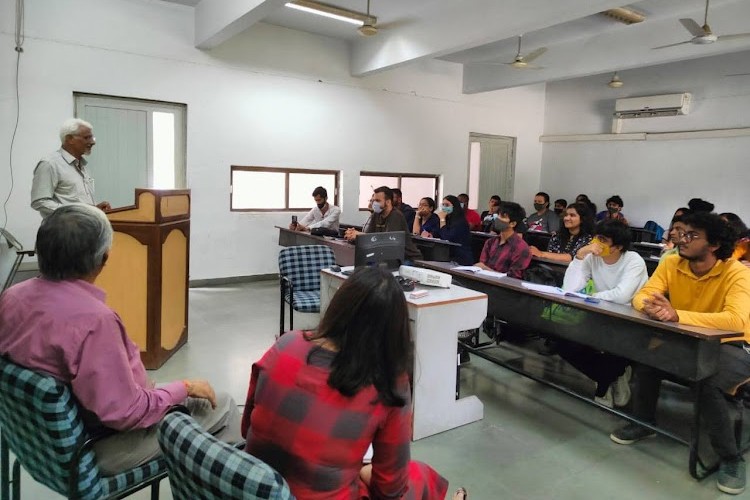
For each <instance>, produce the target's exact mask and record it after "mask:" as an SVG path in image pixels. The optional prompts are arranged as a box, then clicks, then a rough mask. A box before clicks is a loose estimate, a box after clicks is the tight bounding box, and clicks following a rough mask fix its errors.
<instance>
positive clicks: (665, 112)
mask: <svg viewBox="0 0 750 500" xmlns="http://www.w3.org/2000/svg"><path fill="white" fill-rule="evenodd" d="M691 97H692V96H691V95H690V93H688V92H683V93H682V94H666V95H651V96H646V97H629V98H626V99H617V100H616V101H615V118H651V117H655V116H676V115H686V114H688V113H689V112H690V99H691Z"/></svg>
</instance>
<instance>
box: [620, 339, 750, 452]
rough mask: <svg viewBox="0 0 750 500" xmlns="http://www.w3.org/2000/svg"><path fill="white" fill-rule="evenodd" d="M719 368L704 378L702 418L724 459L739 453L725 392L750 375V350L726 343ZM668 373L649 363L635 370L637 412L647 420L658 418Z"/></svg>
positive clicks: (710, 437)
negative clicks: (657, 413) (652, 366)
mask: <svg viewBox="0 0 750 500" xmlns="http://www.w3.org/2000/svg"><path fill="white" fill-rule="evenodd" d="M720 349H721V350H720V354H719V371H718V372H717V373H715V374H714V375H712V376H711V377H709V378H707V379H706V380H704V381H703V390H702V391H701V395H700V401H699V403H700V409H701V418H702V420H703V423H704V425H705V426H706V432H707V433H708V437H709V439H710V440H711V445H712V446H713V448H714V451H716V454H717V455H719V457H721V459H722V460H731V459H734V458H737V457H738V456H739V451H738V449H737V441H736V437H735V435H734V424H733V422H732V420H731V418H730V412H729V402H728V401H727V399H726V397H725V394H727V393H728V392H729V391H731V390H733V389H734V388H735V387H736V386H737V385H738V384H741V383H743V382H745V381H746V380H747V379H748V378H750V354H748V353H747V352H746V351H745V350H744V349H742V348H741V346H739V344H727V343H725V344H722V345H721V348H720ZM664 378H667V375H666V374H665V373H664V372H662V371H660V370H656V369H654V368H650V367H648V366H643V365H637V366H636V367H635V370H634V379H635V387H634V390H633V414H634V416H636V417H638V418H639V419H641V420H644V421H646V422H652V423H653V422H654V421H655V416H656V403H657V401H658V400H659V391H660V390H661V381H662V379H664Z"/></svg>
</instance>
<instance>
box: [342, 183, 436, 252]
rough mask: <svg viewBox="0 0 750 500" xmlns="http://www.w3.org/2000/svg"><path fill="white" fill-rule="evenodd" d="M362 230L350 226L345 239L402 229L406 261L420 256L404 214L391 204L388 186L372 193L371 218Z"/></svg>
mask: <svg viewBox="0 0 750 500" xmlns="http://www.w3.org/2000/svg"><path fill="white" fill-rule="evenodd" d="M363 230H364V231H357V230H356V229H354V228H353V227H350V228H349V229H347V230H346V233H344V238H345V239H346V240H347V241H351V242H354V240H356V239H357V236H358V235H360V234H363V233H385V232H391V231H403V232H404V233H406V246H405V248H404V257H405V258H406V260H407V261H413V260H416V259H421V258H422V253H421V252H420V251H419V249H418V248H417V246H416V245H415V244H414V242H413V241H412V239H411V228H409V227H408V226H407V224H406V219H405V218H404V214H402V213H401V211H400V210H397V209H396V208H395V207H394V206H393V191H392V190H391V188H389V187H388V186H380V187H379V188H377V189H375V192H374V193H373V195H372V218H371V219H370V221H369V223H367V224H365V227H363Z"/></svg>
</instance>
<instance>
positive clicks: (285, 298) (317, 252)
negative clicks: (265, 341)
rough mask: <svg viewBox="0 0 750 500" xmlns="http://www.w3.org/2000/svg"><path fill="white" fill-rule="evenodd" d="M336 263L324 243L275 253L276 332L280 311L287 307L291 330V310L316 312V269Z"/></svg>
mask: <svg viewBox="0 0 750 500" xmlns="http://www.w3.org/2000/svg"><path fill="white" fill-rule="evenodd" d="M335 263H336V257H335V256H334V255H333V250H331V249H330V248H328V247H327V246H325V245H300V246H295V247H287V248H282V249H281V251H280V252H279V285H280V287H281V300H280V304H279V306H280V318H279V335H281V334H283V333H284V311H285V309H286V304H289V305H290V306H291V308H290V310H289V329H290V330H293V329H294V317H293V316H294V311H299V312H319V311H320V270H321V269H323V268H324V267H331V266H332V265H334V264H335Z"/></svg>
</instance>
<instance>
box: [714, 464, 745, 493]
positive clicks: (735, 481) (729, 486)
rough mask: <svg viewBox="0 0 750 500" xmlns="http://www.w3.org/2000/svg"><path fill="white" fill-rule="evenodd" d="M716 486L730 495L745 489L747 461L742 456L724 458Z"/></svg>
mask: <svg viewBox="0 0 750 500" xmlns="http://www.w3.org/2000/svg"><path fill="white" fill-rule="evenodd" d="M716 487H717V488H719V489H720V490H721V491H723V492H724V493H729V494H730V495H739V494H740V493H742V492H743V491H745V461H744V460H742V458H737V459H735V460H722V461H721V464H720V465H719V475H718V477H717V478H716Z"/></svg>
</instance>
